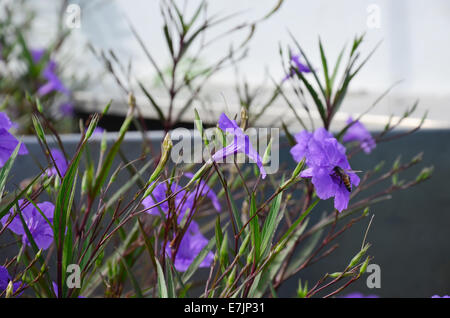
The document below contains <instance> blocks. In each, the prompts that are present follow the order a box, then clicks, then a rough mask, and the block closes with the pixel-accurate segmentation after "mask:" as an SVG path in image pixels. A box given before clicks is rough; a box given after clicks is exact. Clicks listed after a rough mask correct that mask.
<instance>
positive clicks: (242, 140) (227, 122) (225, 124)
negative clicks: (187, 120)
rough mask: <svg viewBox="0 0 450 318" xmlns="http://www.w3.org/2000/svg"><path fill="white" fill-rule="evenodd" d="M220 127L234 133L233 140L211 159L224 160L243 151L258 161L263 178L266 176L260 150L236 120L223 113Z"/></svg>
mask: <svg viewBox="0 0 450 318" xmlns="http://www.w3.org/2000/svg"><path fill="white" fill-rule="evenodd" d="M218 124H219V128H220V129H222V130H223V131H225V132H228V133H231V134H233V135H234V139H233V142H232V143H231V144H229V145H228V146H226V147H225V148H222V149H219V150H218V151H217V152H216V153H215V154H214V155H213V156H212V157H211V160H212V161H215V162H223V160H224V159H225V158H227V157H229V156H234V155H235V154H237V153H243V154H245V155H246V156H247V157H249V158H250V159H251V160H253V161H254V162H256V164H257V165H258V167H259V171H260V173H261V176H262V178H263V179H264V178H265V177H266V171H265V170H264V167H263V164H262V160H261V157H260V156H259V154H258V152H256V150H255V149H253V146H252V144H251V143H250V139H249V137H248V136H247V135H246V134H244V132H243V131H242V129H241V128H240V127H239V126H238V125H237V123H236V122H235V121H234V120H231V119H229V118H228V117H227V116H226V115H225V113H222V115H220V118H219V122H218Z"/></svg>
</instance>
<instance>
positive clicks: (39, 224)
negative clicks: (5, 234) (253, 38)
mask: <svg viewBox="0 0 450 318" xmlns="http://www.w3.org/2000/svg"><path fill="white" fill-rule="evenodd" d="M18 204H19V207H20V208H21V212H22V216H23V218H24V221H25V223H26V225H27V227H28V229H29V230H30V233H31V235H32V236H33V240H34V241H35V242H36V245H37V246H38V248H39V249H41V248H42V249H44V250H45V249H47V248H49V247H50V245H51V244H52V242H53V230H52V227H51V225H50V224H48V223H47V221H46V220H45V218H44V217H43V216H42V215H41V213H40V212H39V211H38V210H37V209H36V207H35V206H34V205H33V204H31V203H27V204H28V205H27V206H25V207H23V206H24V205H25V201H24V200H19V201H18ZM37 206H38V207H39V209H40V210H41V211H42V213H43V214H44V215H45V217H46V218H47V219H48V221H49V222H50V223H53V213H54V210H55V207H54V205H53V204H52V203H50V202H43V203H38V204H37ZM13 214H14V209H11V210H10V212H9V213H8V214H6V215H5V216H4V217H3V218H2V219H1V223H2V224H3V226H6V224H7V222H8V219H9V217H10V216H12V215H13ZM8 229H9V230H11V231H13V232H14V233H16V234H17V235H21V236H22V241H23V243H24V244H27V245H29V244H30V243H29V241H28V238H27V236H26V234H25V229H24V228H23V225H22V221H21V219H20V216H19V214H16V216H15V217H14V219H13V220H12V221H11V223H10V224H9V226H8Z"/></svg>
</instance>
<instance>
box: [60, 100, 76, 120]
mask: <svg viewBox="0 0 450 318" xmlns="http://www.w3.org/2000/svg"><path fill="white" fill-rule="evenodd" d="M59 112H60V113H61V115H63V116H64V117H73V115H74V114H75V110H74V106H73V103H71V102H65V103H62V104H61V105H60V106H59Z"/></svg>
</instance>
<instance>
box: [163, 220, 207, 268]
mask: <svg viewBox="0 0 450 318" xmlns="http://www.w3.org/2000/svg"><path fill="white" fill-rule="evenodd" d="M207 244H208V240H207V239H206V238H205V237H204V236H203V235H202V234H201V232H200V229H199V226H198V224H197V223H195V222H194V221H192V222H191V224H190V225H189V228H188V230H187V231H186V233H185V234H184V236H183V238H182V239H181V242H180V246H179V248H178V252H177V254H176V257H175V262H174V265H175V268H176V270H177V271H179V272H185V271H186V270H187V269H188V268H189V266H190V265H191V263H192V262H193V261H194V259H195V258H196V257H197V255H198V254H199V253H200V252H201V250H202V249H203V248H204V247H205V246H206V245H207ZM166 253H167V255H169V256H170V255H171V250H170V248H169V246H168V245H167V246H166ZM213 259H214V254H213V253H212V252H209V253H208V254H207V255H206V257H205V258H204V259H203V261H202V262H201V263H200V265H199V267H209V266H210V265H211V262H212V261H213Z"/></svg>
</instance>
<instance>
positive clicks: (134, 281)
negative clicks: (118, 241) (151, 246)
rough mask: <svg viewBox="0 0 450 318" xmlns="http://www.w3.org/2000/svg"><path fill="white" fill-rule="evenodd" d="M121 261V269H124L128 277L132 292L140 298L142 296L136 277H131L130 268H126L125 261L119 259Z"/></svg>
mask: <svg viewBox="0 0 450 318" xmlns="http://www.w3.org/2000/svg"><path fill="white" fill-rule="evenodd" d="M121 261H122V264H123V267H124V268H125V270H126V272H127V274H128V277H129V278H130V281H131V285H133V288H134V291H135V292H136V296H137V297H139V298H142V297H143V295H142V290H141V287H140V286H139V283H138V281H137V279H136V277H135V276H134V275H133V271H132V270H131V268H130V266H128V262H127V260H126V259H124V258H121Z"/></svg>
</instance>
